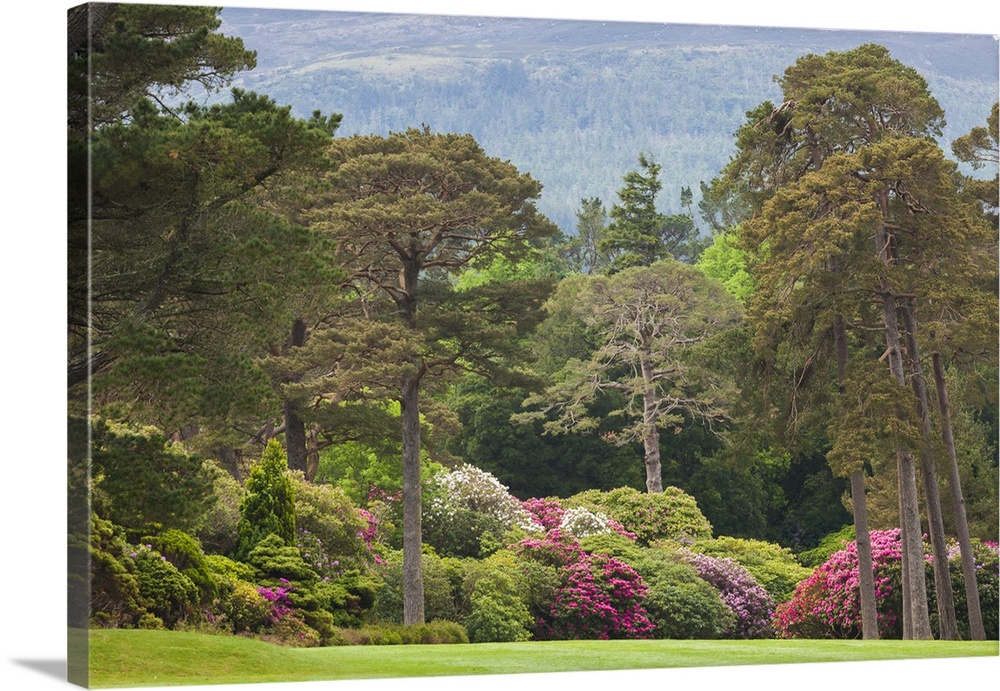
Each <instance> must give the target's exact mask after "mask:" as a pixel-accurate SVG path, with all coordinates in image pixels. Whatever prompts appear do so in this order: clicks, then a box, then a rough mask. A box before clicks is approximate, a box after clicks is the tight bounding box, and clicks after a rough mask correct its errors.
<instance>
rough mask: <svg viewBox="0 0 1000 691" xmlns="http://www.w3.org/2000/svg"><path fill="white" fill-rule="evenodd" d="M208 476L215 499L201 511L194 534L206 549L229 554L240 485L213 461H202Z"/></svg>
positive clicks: (233, 544)
mask: <svg viewBox="0 0 1000 691" xmlns="http://www.w3.org/2000/svg"><path fill="white" fill-rule="evenodd" d="M205 466H206V469H207V470H208V472H209V474H210V475H212V477H213V480H212V494H213V495H214V496H215V501H214V502H213V503H212V507H211V508H210V509H209V510H208V511H207V512H206V513H205V517H204V520H203V521H202V524H201V526H200V527H199V528H198V529H197V530H196V531H195V536H196V537H197V538H198V539H199V540H200V541H201V544H202V546H203V547H204V548H205V550H206V551H208V552H215V553H220V554H231V553H232V552H233V551H234V550H235V549H236V542H237V529H236V526H237V525H238V524H239V521H240V502H241V501H242V500H243V494H244V491H243V486H242V485H241V484H240V483H239V482H237V481H236V479H235V478H234V477H233V476H232V475H230V474H229V473H228V472H226V471H225V470H223V469H222V468H220V467H219V466H218V464H216V463H215V462H213V461H206V462H205Z"/></svg>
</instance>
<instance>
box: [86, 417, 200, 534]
mask: <svg viewBox="0 0 1000 691" xmlns="http://www.w3.org/2000/svg"><path fill="white" fill-rule="evenodd" d="M92 435H93V436H92V444H91V463H92V471H91V473H92V477H93V482H94V506H95V508H96V509H97V511H98V512H99V513H100V514H101V515H102V516H104V517H105V518H107V519H108V520H110V521H111V522H113V523H114V524H116V525H120V526H122V527H124V528H125V529H127V530H128V531H129V533H130V534H131V535H133V536H134V535H142V534H143V533H145V532H149V531H156V530H164V529H169V528H177V529H180V530H192V529H194V528H196V527H198V526H199V525H200V524H201V523H202V521H203V520H204V514H205V513H206V512H207V511H208V510H209V508H210V507H211V506H212V504H213V502H214V500H215V497H214V495H213V494H212V479H213V478H212V475H211V474H210V472H209V471H208V469H207V468H206V467H205V465H204V463H203V461H202V459H200V458H198V457H196V456H192V455H190V454H188V453H187V452H186V451H185V450H184V449H183V447H182V446H181V445H179V444H175V443H173V442H171V441H169V440H168V439H167V437H166V435H164V434H163V433H162V432H161V431H159V430H157V429H154V428H151V427H145V428H142V429H131V428H129V427H126V426H124V425H117V424H114V423H111V422H108V421H106V420H102V419H98V420H95V421H94V422H93V425H92Z"/></svg>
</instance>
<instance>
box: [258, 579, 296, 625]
mask: <svg viewBox="0 0 1000 691" xmlns="http://www.w3.org/2000/svg"><path fill="white" fill-rule="evenodd" d="M281 580H282V581H283V582H284V585H283V586H279V587H273V588H265V587H263V586H258V587H257V592H258V593H260V594H261V595H262V596H263V597H264V599H265V600H267V601H268V603H270V610H271V611H270V619H271V620H270V623H271V624H276V623H278V621H279V620H281V619H282V618H284V617H287V616H288V615H290V614H291V613H292V611H293V609H294V608H293V606H292V601H291V600H290V599H288V594H289V593H290V592H292V591H293V590H295V588H293V587H292V586H291V585H289V584H288V581H287V580H285V579H281Z"/></svg>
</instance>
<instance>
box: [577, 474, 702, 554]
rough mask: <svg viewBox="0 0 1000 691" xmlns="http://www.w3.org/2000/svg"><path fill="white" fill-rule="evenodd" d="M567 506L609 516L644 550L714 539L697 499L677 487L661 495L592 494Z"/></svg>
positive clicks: (580, 496)
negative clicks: (656, 545)
mask: <svg viewBox="0 0 1000 691" xmlns="http://www.w3.org/2000/svg"><path fill="white" fill-rule="evenodd" d="M563 506H564V507H565V508H572V507H574V506H583V507H585V508H588V509H590V510H592V511H597V512H601V513H605V514H607V515H608V516H610V517H611V518H613V519H615V520H616V521H618V522H619V523H621V525H622V526H623V527H624V528H625V529H626V530H628V531H629V532H631V533H635V535H636V542H637V544H639V545H641V546H648V545H649V544H651V543H653V542H656V541H659V540H673V541H678V542H690V541H693V540H697V539H703V538H710V537H711V536H712V526H711V524H710V523H709V522H708V519H706V518H705V516H704V515H703V514H702V513H701V511H700V510H699V509H698V504H697V503H696V502H695V500H694V498H692V497H691V496H690V495H688V494H685V493H684V492H683V491H681V490H679V489H677V488H676V487H665V488H664V490H663V492H657V493H644V492H640V491H639V490H637V489H634V488H632V487H619V488H618V489H613V490H611V491H610V492H601V491H600V490H588V491H586V492H581V493H579V494H576V495H574V496H572V497H570V498H569V499H566V500H564V501H563Z"/></svg>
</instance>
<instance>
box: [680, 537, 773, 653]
mask: <svg viewBox="0 0 1000 691" xmlns="http://www.w3.org/2000/svg"><path fill="white" fill-rule="evenodd" d="M677 554H678V556H679V557H680V558H681V559H682V560H684V561H686V562H687V563H689V564H691V565H692V566H694V568H695V569H696V570H697V571H698V575H699V576H700V577H701V578H702V579H703V580H705V581H707V582H708V583H709V584H710V585H712V586H713V587H714V588H715V589H716V590H718V591H719V595H720V596H721V597H722V602H723V603H724V604H725V605H726V607H728V608H729V610H730V611H731V612H732V613H733V615H735V620H734V622H733V624H732V625H731V626H729V627H728V628H726V630H725V631H724V632H723V635H724V636H725V637H727V638H770V637H771V636H772V635H773V630H772V628H771V617H772V616H773V614H774V601H773V600H772V599H771V596H770V595H768V593H767V591H766V590H764V588H762V587H761V586H760V584H759V583H757V581H755V580H754V578H753V576H751V575H750V572H749V571H747V570H746V569H745V568H743V567H742V566H741V565H740V564H739V563H738V562H736V561H733V560H732V559H728V558H719V557H710V556H707V555H705V554H698V553H696V552H692V551H690V550H687V549H680V550H678V551H677Z"/></svg>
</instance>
